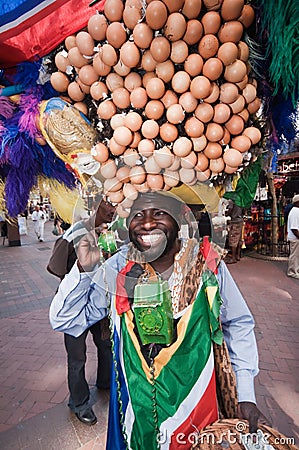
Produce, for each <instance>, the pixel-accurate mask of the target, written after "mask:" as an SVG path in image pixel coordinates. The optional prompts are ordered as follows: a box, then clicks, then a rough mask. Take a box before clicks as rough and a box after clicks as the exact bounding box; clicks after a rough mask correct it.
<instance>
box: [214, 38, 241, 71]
mask: <svg viewBox="0 0 299 450" xmlns="http://www.w3.org/2000/svg"><path fill="white" fill-rule="evenodd" d="M238 55H239V48H238V46H237V45H236V44H235V43H234V42H224V43H223V44H222V45H220V47H219V49H218V53H217V58H219V59H220V60H221V61H222V62H223V64H224V65H225V66H228V65H229V64H232V63H233V62H234V61H236V59H237V58H238Z"/></svg>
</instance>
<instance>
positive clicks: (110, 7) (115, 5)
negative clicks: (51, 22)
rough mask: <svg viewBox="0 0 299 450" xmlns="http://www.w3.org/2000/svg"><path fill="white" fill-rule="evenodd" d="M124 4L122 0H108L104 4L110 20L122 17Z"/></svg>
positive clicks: (113, 20)
mask: <svg viewBox="0 0 299 450" xmlns="http://www.w3.org/2000/svg"><path fill="white" fill-rule="evenodd" d="M123 10H124V4H123V2H122V0H106V2H105V4H104V14H105V16H106V17H107V19H108V20H109V21H110V22H116V21H120V20H121V19H122V15H123Z"/></svg>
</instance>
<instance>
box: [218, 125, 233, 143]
mask: <svg viewBox="0 0 299 450" xmlns="http://www.w3.org/2000/svg"><path fill="white" fill-rule="evenodd" d="M230 138H231V136H230V132H229V131H228V129H227V128H225V127H224V135H223V138H222V139H221V141H219V144H221V145H227V144H229V143H230Z"/></svg>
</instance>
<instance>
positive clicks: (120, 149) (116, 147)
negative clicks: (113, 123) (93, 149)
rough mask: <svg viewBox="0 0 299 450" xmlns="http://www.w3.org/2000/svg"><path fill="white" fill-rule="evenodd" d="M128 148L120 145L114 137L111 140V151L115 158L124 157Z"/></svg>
mask: <svg viewBox="0 0 299 450" xmlns="http://www.w3.org/2000/svg"><path fill="white" fill-rule="evenodd" d="M126 148H127V147H126V146H125V145H120V144H118V143H117V142H116V140H115V139H114V137H112V138H111V139H110V140H109V150H110V152H111V153H112V155H114V156H120V155H122V154H123V153H124V152H125V150H126Z"/></svg>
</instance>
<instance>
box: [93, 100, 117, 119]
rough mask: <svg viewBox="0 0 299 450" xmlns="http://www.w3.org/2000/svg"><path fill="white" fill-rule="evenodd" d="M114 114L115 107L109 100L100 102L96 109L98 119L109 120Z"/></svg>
mask: <svg viewBox="0 0 299 450" xmlns="http://www.w3.org/2000/svg"><path fill="white" fill-rule="evenodd" d="M115 113H116V106H115V104H114V103H113V102H112V101H111V100H105V101H103V102H101V103H100V104H99V106H98V109H97V115H98V117H99V119H107V120H108V119H111V117H112V116H114V114H115Z"/></svg>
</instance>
